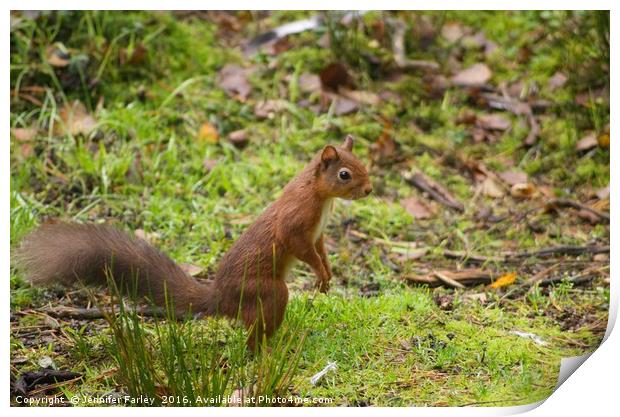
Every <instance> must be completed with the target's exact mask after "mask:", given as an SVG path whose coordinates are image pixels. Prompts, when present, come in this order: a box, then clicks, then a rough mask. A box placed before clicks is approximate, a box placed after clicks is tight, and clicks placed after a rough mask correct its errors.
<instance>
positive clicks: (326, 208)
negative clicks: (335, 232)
mask: <svg viewBox="0 0 620 417" xmlns="http://www.w3.org/2000/svg"><path fill="white" fill-rule="evenodd" d="M333 205H334V199H333V198H329V199H327V200H325V203H323V208H322V209H321V215H320V217H319V221H318V222H317V224H316V226H315V228H314V231H313V232H312V241H313V242H316V241H317V240H318V239H319V236H321V233H323V230H324V229H325V226H326V225H327V220H328V219H329V215H330V213H331V212H332V207H333Z"/></svg>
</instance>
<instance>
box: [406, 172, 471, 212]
mask: <svg viewBox="0 0 620 417" xmlns="http://www.w3.org/2000/svg"><path fill="white" fill-rule="evenodd" d="M405 180H406V181H407V182H408V183H409V184H411V185H413V186H414V187H416V188H418V189H419V190H421V191H424V192H425V193H428V195H429V196H430V197H431V198H432V199H433V200H436V201H438V202H439V203H441V204H443V205H444V206H446V207H448V208H451V209H453V210H456V211H460V212H464V211H465V207H464V206H463V204H462V203H461V202H460V201H458V200H457V199H456V198H454V197H453V196H452V195H451V194H450V192H449V191H448V190H447V189H446V188H445V187H444V186H443V185H441V184H439V183H437V182H435V181H433V180H432V179H430V178H428V177H427V176H426V175H424V174H422V173H421V172H416V173H415V174H413V175H411V176H410V177H405Z"/></svg>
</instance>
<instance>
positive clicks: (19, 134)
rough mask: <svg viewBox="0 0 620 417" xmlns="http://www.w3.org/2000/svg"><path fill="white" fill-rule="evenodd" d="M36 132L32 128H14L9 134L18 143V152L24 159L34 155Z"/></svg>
mask: <svg viewBox="0 0 620 417" xmlns="http://www.w3.org/2000/svg"><path fill="white" fill-rule="evenodd" d="M37 133H38V130H37V129H35V128H33V127H14V128H11V134H12V135H13V137H14V138H15V140H16V141H17V142H19V150H20V152H21V155H22V156H23V157H24V158H30V157H31V156H32V155H33V154H34V138H35V137H36V136H37Z"/></svg>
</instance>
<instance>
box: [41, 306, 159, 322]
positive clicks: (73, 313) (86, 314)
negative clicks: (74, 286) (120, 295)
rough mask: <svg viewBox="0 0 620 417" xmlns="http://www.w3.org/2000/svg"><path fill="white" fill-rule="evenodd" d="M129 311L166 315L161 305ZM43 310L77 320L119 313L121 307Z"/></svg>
mask: <svg viewBox="0 0 620 417" xmlns="http://www.w3.org/2000/svg"><path fill="white" fill-rule="evenodd" d="M129 311H132V312H135V313H137V314H139V315H141V316H146V317H160V318H161V317H166V311H165V310H164V309H162V308H159V307H137V308H135V309H131V310H129ZM41 312H43V313H45V314H48V315H50V316H52V317H57V318H61V319H75V320H94V319H102V318H105V316H106V314H117V313H119V312H120V309H119V308H114V309H110V310H101V309H100V308H96V307H95V308H73V307H48V308H45V309H42V310H41Z"/></svg>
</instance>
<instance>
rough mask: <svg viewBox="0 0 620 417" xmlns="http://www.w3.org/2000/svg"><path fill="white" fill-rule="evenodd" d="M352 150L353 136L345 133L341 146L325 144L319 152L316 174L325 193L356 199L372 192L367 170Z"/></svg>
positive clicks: (331, 195) (330, 195)
mask: <svg viewBox="0 0 620 417" xmlns="http://www.w3.org/2000/svg"><path fill="white" fill-rule="evenodd" d="M352 151H353V137H352V136H351V135H347V137H346V138H345V140H344V143H343V144H342V145H341V146H338V147H336V146H331V145H327V146H326V147H325V148H323V150H322V151H321V152H320V158H319V163H318V166H317V171H316V174H317V180H318V181H317V182H318V186H319V187H320V189H321V191H322V192H323V193H324V194H325V195H327V196H329V197H339V198H344V199H346V200H357V199H358V198H363V197H366V196H367V195H368V194H370V193H371V192H372V184H371V182H370V178H368V171H367V170H366V167H365V166H364V164H363V163H362V162H361V161H360V160H359V159H357V158H356V157H355V156H354V155H353V153H352Z"/></svg>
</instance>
